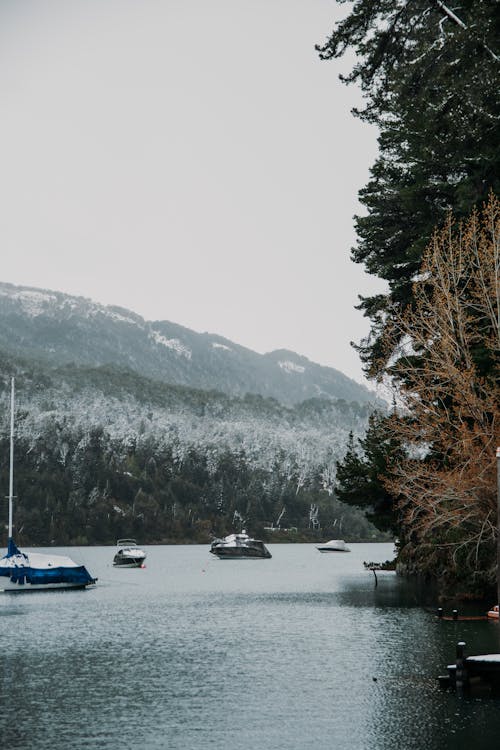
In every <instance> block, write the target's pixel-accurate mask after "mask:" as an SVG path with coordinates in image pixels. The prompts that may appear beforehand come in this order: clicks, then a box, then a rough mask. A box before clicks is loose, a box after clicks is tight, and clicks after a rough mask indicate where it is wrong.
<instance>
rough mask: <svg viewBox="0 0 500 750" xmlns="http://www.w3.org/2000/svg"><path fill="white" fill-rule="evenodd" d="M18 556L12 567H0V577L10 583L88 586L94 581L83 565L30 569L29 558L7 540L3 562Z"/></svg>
mask: <svg viewBox="0 0 500 750" xmlns="http://www.w3.org/2000/svg"><path fill="white" fill-rule="evenodd" d="M14 556H18V557H19V558H21V559H20V560H16V563H15V564H14V565H12V566H2V565H0V576H7V577H8V578H10V580H11V581H12V583H17V584H19V585H21V586H23V585H24V584H25V583H28V584H32V585H33V584H37V585H40V584H41V585H44V584H49V585H50V584H54V583H69V584H72V585H73V586H88V585H89V584H91V583H95V581H96V579H95V578H92V576H91V575H90V574H89V572H88V570H87V568H86V567H85V566H84V565H79V566H74V567H70V568H69V567H65V566H59V567H53V568H32V567H31V566H30V564H29V557H28V555H25V554H24V552H21V551H20V550H19V549H18V547H17V546H16V544H15V542H14V540H13V539H12V538H10V539H9V543H8V547H7V554H6V555H4V556H3V558H2V559H3V560H5V559H6V558H9V557H14ZM22 558H24V559H25V560H26V564H23V562H22Z"/></svg>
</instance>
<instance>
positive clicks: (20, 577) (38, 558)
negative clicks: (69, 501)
mask: <svg viewBox="0 0 500 750" xmlns="http://www.w3.org/2000/svg"><path fill="white" fill-rule="evenodd" d="M13 488H14V378H12V381H11V398H10V472H9V527H8V528H9V540H8V544H7V554H6V555H4V557H2V558H1V559H0V590H3V591H6V592H21V591H50V590H53V589H77V588H79V589H83V588H86V587H87V586H90V585H92V584H94V583H95V582H96V581H97V578H92V576H91V575H90V573H89V572H88V570H87V569H86V568H85V566H84V565H78V563H76V562H74V561H73V560H72V559H71V558H70V557H66V556H65V555H46V554H42V553H39V552H28V553H25V552H21V550H20V549H18V547H17V546H16V543H15V542H14V539H13V536H12V504H13V497H14V493H13Z"/></svg>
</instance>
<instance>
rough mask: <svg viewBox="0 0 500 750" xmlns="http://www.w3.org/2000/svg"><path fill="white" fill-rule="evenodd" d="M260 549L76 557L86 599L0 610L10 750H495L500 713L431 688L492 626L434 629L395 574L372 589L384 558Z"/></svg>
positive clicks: (57, 598)
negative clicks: (214, 554)
mask: <svg viewBox="0 0 500 750" xmlns="http://www.w3.org/2000/svg"><path fill="white" fill-rule="evenodd" d="M271 551H272V554H273V557H272V559H270V560H249V561H238V560H232V561H221V560H217V559H210V558H211V556H210V555H209V553H208V546H207V547H201V546H191V547H182V546H181V547H151V548H149V550H148V567H147V568H146V569H145V570H134V569H127V570H118V569H116V568H113V567H112V565H111V563H112V557H113V550H112V549H111V548H102V547H101V548H92V549H81V550H79V551H78V553H79V554H78V555H77V554H75V550H72V555H73V557H74V558H75V559H76V558H77V557H80V559H81V561H82V562H83V563H84V564H85V565H87V567H88V568H89V570H91V571H92V573H93V575H97V576H98V577H99V584H98V586H97V587H96V588H95V589H94V590H89V591H84V592H59V593H54V594H48V593H44V594H36V593H31V594H29V595H25V596H22V595H21V596H18V597H13V596H8V595H3V596H1V597H0V625H1V631H2V646H3V647H2V660H1V664H2V670H1V675H0V680H1V681H0V689H1V697H2V705H3V708H4V710H3V711H2V714H1V715H2V719H1V722H0V725H3V726H0V730H1V732H2V739H3V743H4V745H6V746H10V747H12V748H37V750H46V749H47V750H48V749H49V748H50V749H51V750H67V748H72V749H74V750H80V749H81V748H103V749H106V750H107V749H108V748H109V749H111V748H113V750H114V749H115V748H116V747H117V746H119V747H120V748H123V749H124V750H125V749H127V748H131V747H132V746H133V745H134V744H136V743H138V744H139V745H140V747H141V748H144V750H149V748H151V750H155V749H156V748H169V750H173V749H175V750H176V749H177V748H179V749H180V748H183V749H184V748H187V749H188V750H201V748H203V749H204V750H205V749H206V748H215V747H218V748H220V746H221V745H222V744H223V743H224V744H229V743H230V744H236V746H237V747H246V746H248V745H258V746H260V747H266V748H271V750H298V749H299V748H300V750H303V748H309V747H314V746H315V745H316V744H317V745H325V743H328V746H334V747H335V748H339V749H340V750H343V749H344V748H345V749H346V750H347V748H349V750H364V749H365V748H366V749H367V750H368V748H370V750H392V748H394V749H396V748H397V749H398V750H401V749H413V748H415V750H416V749H417V748H418V749H419V750H420V749H421V748H426V750H438V748H439V750H442V749H444V750H447V749H448V748H450V750H451V748H453V750H457V749H459V750H460V749H461V748H464V750H465V748H470V747H471V745H472V743H474V746H475V748H476V750H477V748H480V747H483V746H484V747H487V746H488V747H491V746H492V745H493V744H495V742H496V737H497V736H498V731H499V729H500V702H498V701H495V700H491V699H489V700H485V699H483V700H471V701H466V700H460V699H458V698H457V697H456V696H455V695H454V694H449V693H445V692H441V691H440V689H439V687H438V685H437V680H436V677H437V675H438V674H440V673H443V671H444V668H445V665H446V664H447V663H449V662H451V661H453V658H454V653H455V645H456V643H457V641H458V640H461V639H463V640H465V641H466V642H467V644H468V647H469V650H470V651H471V652H472V651H475V652H476V653H481V652H486V651H488V652H491V651H498V650H500V638H499V634H500V628H499V627H498V623H491V622H438V621H437V620H436V618H435V617H434V616H433V612H432V609H426V608H425V607H423V606H422V605H421V600H419V597H420V593H419V592H418V590H416V589H415V588H414V587H413V586H412V585H411V584H410V583H409V582H407V581H405V580H403V579H400V578H397V577H396V576H395V575H394V574H391V573H382V574H380V575H379V583H378V586H377V587H375V585H374V577H373V574H372V573H369V572H367V571H365V570H364V568H363V565H362V561H363V560H373V559H379V560H386V559H387V558H389V557H390V556H391V552H392V548H391V545H353V551H352V553H351V554H348V555H342V556H337V555H333V554H332V555H321V554H319V553H318V552H317V551H316V550H315V548H314V546H313V545H274V546H273V545H271ZM425 603H426V604H429V606H430V607H432V606H433V602H432V601H430V602H425ZM483 742H484V745H482V744H481V743H483ZM488 743H489V744H488Z"/></svg>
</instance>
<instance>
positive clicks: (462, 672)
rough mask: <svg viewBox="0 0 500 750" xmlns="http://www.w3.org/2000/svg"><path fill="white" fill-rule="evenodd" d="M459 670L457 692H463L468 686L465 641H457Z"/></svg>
mask: <svg viewBox="0 0 500 750" xmlns="http://www.w3.org/2000/svg"><path fill="white" fill-rule="evenodd" d="M456 665H457V671H456V672H455V681H456V688H457V693H461V692H463V690H464V689H465V688H467V669H466V666H465V643H464V641H460V642H459V643H457V661H456Z"/></svg>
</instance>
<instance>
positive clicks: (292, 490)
mask: <svg viewBox="0 0 500 750" xmlns="http://www.w3.org/2000/svg"><path fill="white" fill-rule="evenodd" d="M3 361H4V368H3V373H2V378H1V383H0V409H1V413H2V419H1V425H2V429H1V436H2V437H1V440H0V477H1V478H2V485H3V486H4V487H5V489H7V486H8V468H9V467H8V463H9V438H8V432H9V398H10V376H15V382H16V390H17V396H16V418H15V425H16V427H15V433H16V435H15V462H14V464H15V495H16V500H15V512H14V518H15V525H16V539H18V540H19V541H20V543H22V544H37V545H48V544H111V543H114V542H115V541H116V539H118V538H120V537H127V536H133V537H136V538H138V539H140V540H141V542H142V543H155V542H157V543H174V542H200V543H208V542H209V541H210V540H211V539H212V538H213V537H214V536H218V535H224V534H227V533H230V532H231V531H233V530H237V531H239V530H241V528H247V529H249V530H251V532H252V533H254V534H255V533H258V534H259V535H260V536H262V537H263V538H264V539H272V540H273V541H303V540H304V539H315V538H318V537H320V536H322V535H324V534H329V533H333V532H334V531H335V532H336V533H338V534H341V535H345V536H346V537H347V538H348V539H351V540H373V539H384V538H386V535H384V534H381V533H380V532H379V531H377V529H376V528H375V527H374V526H373V525H372V524H371V523H370V522H369V521H368V520H367V519H366V518H365V517H364V515H363V513H362V512H361V511H360V510H358V509H356V508H352V507H350V506H349V505H344V504H343V503H341V502H339V501H338V499H337V498H336V497H335V492H334V479H335V464H336V461H337V460H338V459H339V458H340V457H341V456H342V455H343V452H344V450H345V445H346V443H347V440H348V436H349V433H350V432H352V433H353V434H355V435H357V436H360V435H362V434H363V433H364V430H365V428H366V423H367V419H368V418H369V414H370V413H371V411H372V408H373V407H371V406H370V405H367V404H365V405H360V404H357V403H355V402H352V403H348V402H345V401H343V400H336V401H331V400H326V399H310V400H308V401H306V402H302V403H300V404H298V405H296V406H294V407H285V406H283V405H282V404H280V403H279V402H277V401H276V400H275V399H270V398H263V397H262V396H260V395H251V394H249V395H247V396H246V397H244V398H238V397H231V396H228V395H225V394H222V393H218V392H213V391H212V392H206V391H199V390H195V389H191V388H186V387H183V386H170V385H167V384H164V383H158V382H157V381H154V380H150V379H148V378H144V377H141V376H139V375H137V374H135V373H133V372H131V371H123V370H120V369H119V368H115V367H109V366H103V367H98V368H85V367H76V366H74V365H67V366H64V367H62V368H50V367H48V366H46V365H43V364H42V363H39V362H29V363H28V362H26V361H23V362H21V361H19V360H14V359H13V358H12V357H10V364H9V365H8V366H5V363H6V362H8V361H9V357H8V356H5V357H4V358H3ZM4 494H6V493H4ZM4 516H5V518H7V508H6V504H5V508H4Z"/></svg>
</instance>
